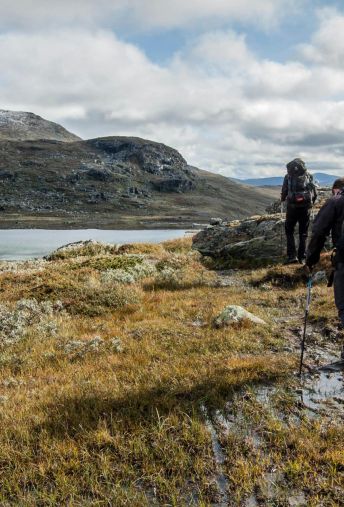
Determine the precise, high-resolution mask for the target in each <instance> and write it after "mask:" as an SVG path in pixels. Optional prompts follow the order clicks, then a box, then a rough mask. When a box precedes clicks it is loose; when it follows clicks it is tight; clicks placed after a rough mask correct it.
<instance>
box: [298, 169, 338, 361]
mask: <svg viewBox="0 0 344 507" xmlns="http://www.w3.org/2000/svg"><path fill="white" fill-rule="evenodd" d="M332 194H333V195H332V197H331V198H330V199H328V200H327V201H326V202H325V204H324V205H323V206H322V208H321V209H320V211H319V213H318V214H317V216H316V219H315V220H314V224H313V229H312V237H311V240H310V243H309V246H308V250H307V258H306V265H307V266H308V268H309V270H310V271H312V269H313V267H314V266H315V264H316V263H317V262H318V261H319V259H320V252H321V250H322V248H323V246H324V244H325V241H326V238H327V236H328V235H329V234H330V233H331V235H332V243H333V246H334V251H333V254H332V264H333V268H334V272H333V288H334V300H335V304H336V307H337V310H338V316H339V319H340V321H341V326H342V328H343V329H344V178H338V179H337V180H336V181H335V182H334V183H333V186H332ZM329 285H332V284H331V283H329ZM341 360H344V344H343V345H342V351H341Z"/></svg>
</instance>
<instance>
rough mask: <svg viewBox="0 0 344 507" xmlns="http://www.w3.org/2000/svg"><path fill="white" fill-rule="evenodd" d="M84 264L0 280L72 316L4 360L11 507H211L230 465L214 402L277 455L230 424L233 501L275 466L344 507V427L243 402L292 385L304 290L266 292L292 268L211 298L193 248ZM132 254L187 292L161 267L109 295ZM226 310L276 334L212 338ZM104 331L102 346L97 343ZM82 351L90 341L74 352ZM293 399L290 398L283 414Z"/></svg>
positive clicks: (1, 464) (239, 331) (3, 464)
mask: <svg viewBox="0 0 344 507" xmlns="http://www.w3.org/2000/svg"><path fill="white" fill-rule="evenodd" d="M79 253H80V255H81V257H80V258H75V257H73V256H72V255H69V256H68V257H67V258H62V259H61V258H59V259H57V260H55V261H52V262H51V263H49V264H48V265H47V268H46V269H45V270H44V271H43V272H37V273H34V272H30V273H27V274H25V273H24V274H21V273H19V274H17V273H3V274H1V275H0V276H1V281H0V287H1V292H0V299H1V302H2V303H6V304H9V305H10V306H11V305H14V303H15V301H17V300H19V299H21V298H36V299H37V300H39V301H42V300H52V301H54V300H57V299H59V300H61V301H62V302H63V304H64V307H65V310H66V311H65V313H62V314H59V315H57V316H55V317H52V318H54V319H55V320H56V323H57V327H58V331H57V334H56V335H55V336H51V337H48V336H46V335H44V333H40V332H39V331H37V330H34V329H32V330H30V328H29V329H28V334H27V336H26V337H25V338H24V339H22V340H20V341H18V342H17V343H14V344H12V345H6V346H4V347H2V348H1V349H0V365H1V370H0V396H1V398H0V400H1V401H0V402H1V412H0V428H1V429H0V484H1V488H0V505H4V506H5V505H25V506H40V505H42V506H45V505H48V506H50V505H51V506H52V505H70V506H87V505H96V506H108V505H114V506H122V505H123V506H124V505H130V506H144V505H175V506H181V505H200V506H202V505H203V506H207V505H211V504H212V502H214V501H215V499H216V494H217V493H216V491H215V490H216V487H215V486H214V475H216V473H215V471H216V468H217V465H216V464H215V458H214V454H213V450H212V442H211V436H210V433H209V431H208V427H207V424H206V421H205V417H204V413H203V412H202V406H203V405H206V406H207V407H208V409H209V411H210V413H212V412H213V411H215V410H226V408H225V407H226V406H227V404H228V403H230V404H233V407H234V406H235V407H237V409H238V410H239V408H240V410H241V411H242V413H243V414H244V415H245V417H247V418H248V420H249V421H251V423H250V424H252V421H254V425H255V426H256V427H257V431H258V432H260V433H261V434H262V435H263V437H264V442H265V443H264V448H265V451H266V452H265V453H264V455H262V456H261V459H259V456H257V451H256V450H255V449H254V448H253V447H252V446H251V447H250V446H249V445H248V444H247V441H246V440H245V438H246V437H244V436H240V435H237V434H236V433H235V432H234V433H230V434H225V433H222V432H221V429H220V428H219V435H220V439H221V444H222V447H223V449H224V452H225V453H226V462H225V464H224V473H225V475H226V477H227V479H228V481H229V486H230V491H231V495H232V498H233V499H234V500H233V501H234V503H233V505H241V502H243V501H244V498H245V496H247V495H249V494H250V493H251V492H252V491H254V489H255V488H256V487H257V485H259V484H260V482H261V481H262V478H263V477H264V473H265V472H266V471H268V470H270V469H271V467H277V468H278V469H279V470H280V471H282V472H283V474H284V476H285V481H286V483H287V484H288V485H289V486H290V487H291V488H298V489H303V490H305V491H307V495H308V498H309V502H310V503H309V505H340V503H339V500H338V499H340V498H341V497H340V492H338V491H339V489H340V484H341V483H340V481H341V480H343V466H344V464H343V453H342V444H343V436H344V435H343V427H342V426H340V425H337V423H336V425H335V424H333V425H331V424H329V425H328V426H322V425H321V423H317V422H314V421H309V420H307V418H303V419H302V423H301V424H300V423H295V424H294V425H293V424H292V423H291V422H290V423H288V424H289V426H288V424H287V425H286V426H285V425H281V424H280V422H279V420H278V418H276V417H274V416H273V415H271V413H269V412H268V411H267V409H264V408H262V406H261V405H260V404H259V403H258V401H257V400H255V397H254V395H252V396H248V397H247V396H244V397H243V395H242V393H244V392H247V391H249V390H250V389H251V388H252V387H253V386H257V385H262V384H271V385H275V384H278V385H281V386H287V385H289V384H290V383H293V382H294V380H292V378H293V377H292V372H293V371H294V370H295V367H296V364H297V357H296V356H295V354H293V353H288V352H286V351H285V350H284V348H285V345H286V343H285V338H284V333H283V329H281V327H280V326H279V325H277V324H276V323H274V320H273V318H274V317H280V316H283V315H286V314H287V315H288V314H290V313H291V312H296V313H297V312H299V313H302V305H303V298H304V287H303V285H302V283H301V282H300V283H299V284H297V285H296V287H288V289H285V288H284V287H280V286H279V285H278V283H277V284H275V285H274V290H266V289H264V288H262V284H263V283H264V284H269V283H272V280H274V279H275V278H276V277H277V274H276V273H277V272H278V270H279V273H280V276H282V275H281V274H283V273H285V269H284V268H281V267H280V268H275V273H274V277H272V279H271V270H270V271H269V269H266V270H260V271H258V272H256V273H254V274H249V273H248V272H245V273H243V275H242V278H243V280H246V282H247V281H248V282H249V283H248V284H247V285H246V286H245V287H244V288H243V287H241V286H239V287H238V286H233V287H222V288H221V287H214V286H213V285H214V284H213V281H214V274H213V273H210V272H208V271H207V270H206V268H204V266H202V265H201V264H200V263H199V257H198V255H197V254H194V253H192V252H191V251H190V241H189V240H182V241H180V240H179V241H173V242H165V243H164V244H161V245H158V246H156V247H155V246H154V248H153V247H149V246H147V245H144V246H143V247H142V249H140V247H139V245H135V246H133V247H127V248H123V249H122V252H116V253H114V252H111V253H106V252H104V251H102V252H100V253H99V251H95V252H91V254H90V252H82V251H81V252H79ZM85 254H86V255H85ZM128 254H131V255H132V254H145V255H147V256H149V258H151V259H152V258H155V261H154V262H155V263H156V264H158V263H159V262H160V263H163V265H164V266H166V264H167V265H169V266H174V267H175V269H177V271H178V270H181V273H179V275H181V282H180V283H179V284H176V285H173V284H172V285H169V284H166V285H164V284H162V283H160V282H161V279H160V278H159V276H160V275H159V273H160V272H159V270H158V271H157V273H156V274H155V275H154V276H151V277H150V278H148V279H142V280H139V281H137V282H136V283H134V284H131V285H121V286H118V285H116V284H114V285H108V286H103V284H102V282H101V273H102V272H103V270H104V269H108V267H109V266H110V269H111V265H112V264H111V263H112V262H113V256H114V255H115V256H121V255H128ZM105 261H106V262H105ZM123 262H124V261H123ZM125 262H127V260H125ZM158 267H159V266H158ZM198 270H203V271H204V273H203V275H202V279H201V280H200V277H199V273H198V272H197V271H198ZM276 270H277V271H276ZM206 271H207V272H206ZM159 280H160V282H159ZM183 280H184V282H185V283H182V282H183ZM259 280H261V282H260V281H259ZM263 280H264V282H263ZM271 286H272V285H271ZM316 291H317V298H316V299H317V302H316V303H315V308H316V309H317V311H318V312H319V315H320V317H321V318H323V319H325V320H326V319H329V318H330V317H333V314H334V309H333V303H332V300H331V301H330V302H328V292H327V289H325V288H324V287H318V288H317V289H316ZM123 294H124V296H123ZM120 295H122V296H123V297H122V296H121V297H120ZM118 301H120V303H119V302H118ZM228 304H239V305H242V306H244V307H245V308H246V309H248V310H249V311H251V312H253V313H255V314H256V315H258V316H259V317H261V318H263V319H264V320H266V321H267V323H268V325H267V326H266V327H259V326H257V325H254V324H252V323H243V324H242V325H236V326H233V327H227V328H224V329H215V328H214V327H213V325H212V321H213V319H214V317H215V316H216V315H217V314H218V313H219V312H220V311H221V309H222V308H223V307H224V306H226V305H228ZM92 309H93V311H92ZM96 336H99V337H100V338H101V340H103V342H102V343H101V345H100V346H98V347H96V348H94V349H92V347H90V348H87V343H89V342H90V340H93V339H94V338H95V337H96ZM114 339H116V340H119V341H120V344H121V347H120V349H118V348H114V347H113V345H112V344H113V340H114ZM71 342H81V345H80V343H79V345H77V347H79V348H78V349H77V350H76V352H75V350H74V352H73V351H71V350H70V348H68V347H70V346H71V345H70V344H71ZM83 344H86V345H85V348H83ZM283 399H284V398H283ZM279 403H282V402H281V400H280V401H279ZM295 403H296V401H295V400H294V399H291V400H290V399H287V401H285V402H284V405H283V407H284V408H283V409H284V410H289V411H290V410H291V407H294V405H295ZM295 406H297V405H295ZM341 486H342V484H341ZM338 488H339V489H338ZM281 495H282V493H281ZM282 497H283V495H282V496H281V498H282ZM317 501H318V502H319V503H316V502H317ZM321 502H323V503H321ZM331 502H332V503H331ZM336 502H337V503H336ZM276 505H277V504H276ZM281 505H284V504H282V503H281Z"/></svg>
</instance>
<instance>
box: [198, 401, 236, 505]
mask: <svg viewBox="0 0 344 507" xmlns="http://www.w3.org/2000/svg"><path fill="white" fill-rule="evenodd" d="M201 411H202V413H203V415H204V419H205V424H206V427H207V429H208V431H209V433H210V436H211V443H212V448H213V453H214V458H215V463H216V465H217V471H216V476H215V481H216V485H217V488H218V491H219V493H220V496H221V500H220V501H219V502H217V503H216V504H214V505H216V506H218V507H222V506H223V507H224V506H226V505H228V501H229V498H228V479H227V477H226V476H225V474H224V473H223V465H224V463H225V459H226V457H225V455H224V452H223V450H222V447H221V444H220V440H219V437H218V434H217V431H216V429H215V427H214V425H213V423H212V421H211V419H210V417H209V414H208V410H207V408H206V407H205V405H201Z"/></svg>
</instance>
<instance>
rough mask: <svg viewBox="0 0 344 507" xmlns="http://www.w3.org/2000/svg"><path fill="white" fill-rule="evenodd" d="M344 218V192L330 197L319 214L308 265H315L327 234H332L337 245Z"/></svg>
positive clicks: (310, 244) (315, 221)
mask: <svg viewBox="0 0 344 507" xmlns="http://www.w3.org/2000/svg"><path fill="white" fill-rule="evenodd" d="M343 220H344V193H343V192H342V193H341V194H338V195H334V196H333V197H331V198H330V199H328V200H327V201H326V202H325V204H324V205H323V206H322V208H321V209H320V211H319V213H318V214H317V216H316V218H315V220H314V223H313V227H312V237H311V241H310V243H309V245H308V250H307V260H306V263H307V265H308V266H314V264H316V263H317V262H318V261H319V259H320V253H321V250H322V249H323V246H324V244H325V241H326V238H327V236H328V235H329V234H330V233H331V234H332V243H333V246H336V244H337V242H338V240H339V238H340V236H341V234H342V224H343Z"/></svg>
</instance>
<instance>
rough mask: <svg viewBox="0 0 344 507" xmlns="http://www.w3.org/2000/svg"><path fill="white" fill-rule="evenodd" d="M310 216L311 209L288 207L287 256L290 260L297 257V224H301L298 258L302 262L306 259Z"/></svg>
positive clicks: (286, 228) (286, 226)
mask: <svg viewBox="0 0 344 507" xmlns="http://www.w3.org/2000/svg"><path fill="white" fill-rule="evenodd" d="M310 216H311V210H310V208H293V207H291V206H289V207H287V217H286V221H285V233H286V236H287V256H288V258H289V259H291V258H294V257H296V247H295V238H294V231H295V226H296V224H297V223H298V224H299V248H298V252H297V258H298V259H300V260H301V259H303V258H304V257H305V251H306V241H307V236H308V227H309V222H310Z"/></svg>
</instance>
